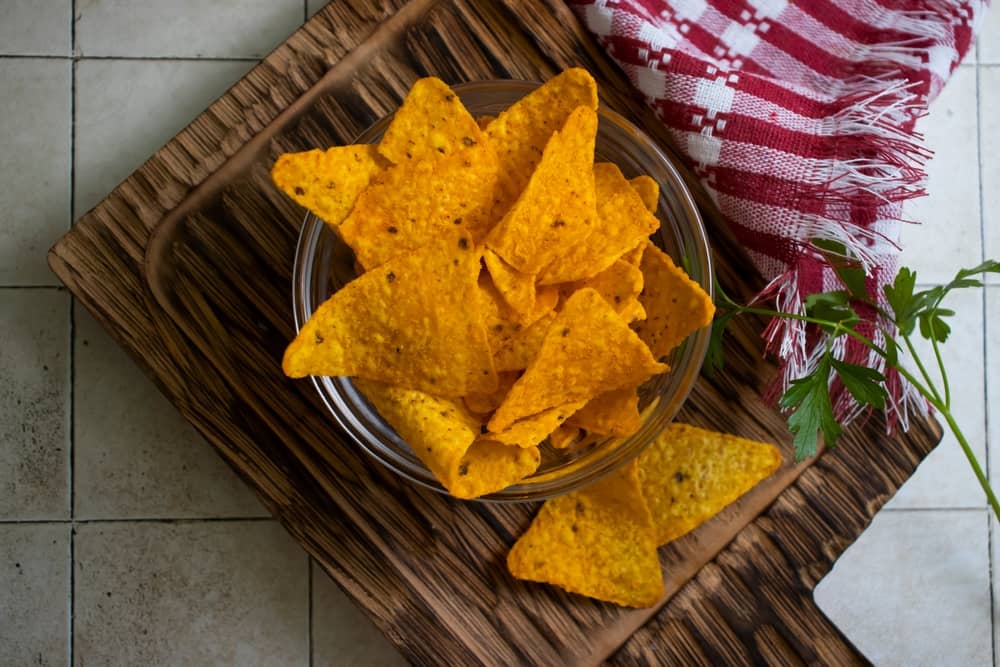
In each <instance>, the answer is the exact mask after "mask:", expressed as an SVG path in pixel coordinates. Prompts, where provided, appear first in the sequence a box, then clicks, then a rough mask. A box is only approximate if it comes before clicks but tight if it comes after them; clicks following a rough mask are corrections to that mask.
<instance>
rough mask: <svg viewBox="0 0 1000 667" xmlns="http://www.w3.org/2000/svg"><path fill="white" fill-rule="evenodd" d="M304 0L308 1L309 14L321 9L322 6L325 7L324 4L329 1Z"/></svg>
mask: <svg viewBox="0 0 1000 667" xmlns="http://www.w3.org/2000/svg"><path fill="white" fill-rule="evenodd" d="M306 2H307V3H308V6H309V9H308V11H309V16H312V15H313V14H315V13H316V12H318V11H319V10H321V9H323V8H324V7H326V5H327V3H328V2H329V0H306Z"/></svg>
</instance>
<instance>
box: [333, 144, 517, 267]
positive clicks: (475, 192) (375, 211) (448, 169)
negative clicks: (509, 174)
mask: <svg viewBox="0 0 1000 667" xmlns="http://www.w3.org/2000/svg"><path fill="white" fill-rule="evenodd" d="M496 178H497V161H496V154H495V153H494V152H493V150H492V149H490V148H489V147H488V146H486V145H485V144H477V145H475V146H473V147H471V148H467V149H463V150H461V151H458V152H456V153H453V154H451V155H447V156H444V157H440V156H439V157H435V158H428V159H425V160H410V161H407V162H404V163H403V164H398V165H396V166H394V167H391V168H389V169H387V170H386V171H385V172H384V173H382V174H380V175H379V176H377V177H376V178H375V179H373V180H372V183H371V185H370V186H369V187H368V189H367V190H365V191H364V192H363V193H361V195H360V196H359V197H358V200H357V203H356V204H355V206H354V209H353V210H352V211H351V213H350V215H348V216H347V219H346V220H344V223H343V224H342V225H341V226H340V234H341V236H343V237H344V240H345V241H346V242H347V243H348V245H350V246H351V247H352V248H353V249H354V253H355V255H356V256H357V258H358V261H359V262H361V264H362V266H364V267H365V268H366V269H369V270H370V269H373V268H375V267H376V266H379V265H381V264H383V263H385V262H386V261H387V260H389V259H391V258H392V257H395V256H396V255H399V254H401V253H404V252H406V251H408V250H413V249H414V248H419V247H420V246H422V245H424V244H425V243H427V241H428V240H431V239H436V238H440V237H441V235H442V234H450V233H453V232H454V231H457V230H464V231H466V232H468V233H469V234H471V235H472V239H473V240H474V241H475V242H476V243H478V242H479V241H480V240H482V238H483V237H484V236H486V233H487V232H488V231H489V228H490V226H491V225H492V224H493V218H492V217H491V215H492V214H491V211H492V209H493V194H494V186H495V185H496Z"/></svg>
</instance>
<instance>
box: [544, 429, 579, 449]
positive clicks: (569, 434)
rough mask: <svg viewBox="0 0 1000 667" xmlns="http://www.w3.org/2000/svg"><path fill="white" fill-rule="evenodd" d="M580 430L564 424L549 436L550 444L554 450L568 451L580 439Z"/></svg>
mask: <svg viewBox="0 0 1000 667" xmlns="http://www.w3.org/2000/svg"><path fill="white" fill-rule="evenodd" d="M580 433H581V431H580V429H578V428H577V427H575V426H570V425H569V424H562V425H560V426H559V428H557V429H556V430H554V431H552V433H550V434H549V444H550V445H552V448H553V449H566V448H568V447H569V446H570V445H572V444H573V443H575V442H576V441H577V439H578V438H579V437H580Z"/></svg>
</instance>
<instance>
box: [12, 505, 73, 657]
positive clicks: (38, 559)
mask: <svg viewBox="0 0 1000 667" xmlns="http://www.w3.org/2000/svg"><path fill="white" fill-rule="evenodd" d="M69 531H70V527H69V525H68V524H28V523H25V524H16V525H13V524H6V525H0V665H52V666H55V665H65V664H66V661H67V654H68V653H69V646H68V644H69V641H68V640H69V631H68V628H67V626H68V621H69Z"/></svg>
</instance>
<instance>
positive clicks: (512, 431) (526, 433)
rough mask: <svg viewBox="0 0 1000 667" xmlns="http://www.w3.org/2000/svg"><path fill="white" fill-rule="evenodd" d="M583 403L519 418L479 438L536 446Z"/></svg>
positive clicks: (522, 445) (506, 443) (515, 444)
mask: <svg viewBox="0 0 1000 667" xmlns="http://www.w3.org/2000/svg"><path fill="white" fill-rule="evenodd" d="M583 403H584V402H583V401H577V402H575V403H568V404H567V405H561V406H559V407H556V408H549V409H548V410H543V411H542V412H539V413H538V414H537V415H531V416H530V417H525V418H524V419H519V420H518V421H516V422H514V423H513V424H512V425H511V426H509V427H507V428H506V429H504V430H503V431H500V432H498V433H485V434H483V435H481V436H480V437H479V439H480V440H492V441H494V442H502V443H503V444H505V445H512V446H515V447H534V446H536V445H538V443H540V442H541V441H542V440H545V438H547V437H548V436H549V434H550V433H552V432H553V431H554V430H556V429H557V428H559V426H560V425H562V423H563V422H564V421H566V419H568V418H569V416H570V415H571V414H573V413H574V412H576V411H577V410H579V409H580V408H582V407H583Z"/></svg>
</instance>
